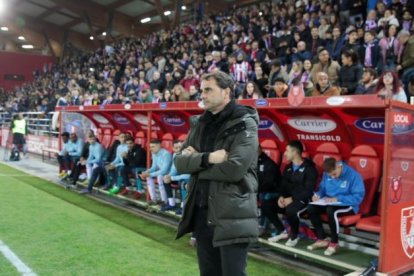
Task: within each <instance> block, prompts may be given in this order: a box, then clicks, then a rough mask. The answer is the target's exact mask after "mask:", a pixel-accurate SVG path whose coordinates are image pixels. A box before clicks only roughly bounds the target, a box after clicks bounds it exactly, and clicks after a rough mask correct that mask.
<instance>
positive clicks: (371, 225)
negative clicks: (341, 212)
mask: <svg viewBox="0 0 414 276" xmlns="http://www.w3.org/2000/svg"><path fill="white" fill-rule="evenodd" d="M355 227H356V229H358V230H363V231H368V232H374V233H379V232H381V197H380V198H379V200H378V208H377V214H376V215H375V216H371V217H366V218H361V219H360V220H359V221H358V222H357V224H356V226H355Z"/></svg>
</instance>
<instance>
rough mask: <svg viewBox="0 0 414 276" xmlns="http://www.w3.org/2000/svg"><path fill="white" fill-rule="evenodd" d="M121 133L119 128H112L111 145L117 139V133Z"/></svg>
mask: <svg viewBox="0 0 414 276" xmlns="http://www.w3.org/2000/svg"><path fill="white" fill-rule="evenodd" d="M120 134H121V131H120V130H119V129H117V130H114V132H113V133H112V139H111V145H112V144H113V143H114V142H115V141H116V140H119V135H120Z"/></svg>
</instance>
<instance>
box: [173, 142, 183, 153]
mask: <svg viewBox="0 0 414 276" xmlns="http://www.w3.org/2000/svg"><path fill="white" fill-rule="evenodd" d="M181 148H182V144H181V143H175V144H174V145H173V151H174V153H178V152H180V151H181Z"/></svg>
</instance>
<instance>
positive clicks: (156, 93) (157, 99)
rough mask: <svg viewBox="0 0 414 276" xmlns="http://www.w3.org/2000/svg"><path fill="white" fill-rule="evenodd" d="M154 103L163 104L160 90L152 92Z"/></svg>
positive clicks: (156, 89)
mask: <svg viewBox="0 0 414 276" xmlns="http://www.w3.org/2000/svg"><path fill="white" fill-rule="evenodd" d="M152 93H153V95H152V102H153V103H159V102H161V99H162V95H161V93H160V90H158V88H155V89H154V90H152Z"/></svg>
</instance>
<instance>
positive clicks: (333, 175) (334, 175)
mask: <svg viewBox="0 0 414 276" xmlns="http://www.w3.org/2000/svg"><path fill="white" fill-rule="evenodd" d="M326 173H327V174H328V176H329V177H330V178H339V176H340V175H341V173H342V164H337V165H336V167H335V169H334V170H333V171H331V172H326Z"/></svg>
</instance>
